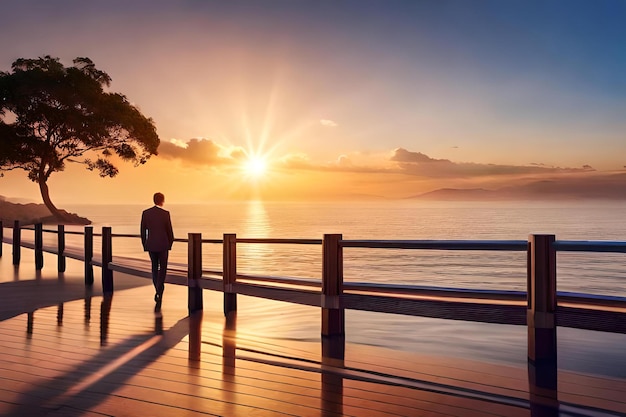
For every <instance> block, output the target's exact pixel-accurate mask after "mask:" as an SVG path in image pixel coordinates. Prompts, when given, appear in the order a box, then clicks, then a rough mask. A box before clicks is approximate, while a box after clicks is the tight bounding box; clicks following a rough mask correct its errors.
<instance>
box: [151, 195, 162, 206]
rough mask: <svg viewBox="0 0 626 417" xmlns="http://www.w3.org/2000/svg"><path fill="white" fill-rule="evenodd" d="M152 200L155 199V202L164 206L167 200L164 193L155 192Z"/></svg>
mask: <svg viewBox="0 0 626 417" xmlns="http://www.w3.org/2000/svg"><path fill="white" fill-rule="evenodd" d="M152 200H154V204H156V205H157V206H162V205H163V202H164V201H165V196H164V195H163V193H154V196H153V197H152Z"/></svg>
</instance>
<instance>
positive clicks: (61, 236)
mask: <svg viewBox="0 0 626 417" xmlns="http://www.w3.org/2000/svg"><path fill="white" fill-rule="evenodd" d="M57 269H58V271H59V272H65V225H63V224H60V225H58V230H57Z"/></svg>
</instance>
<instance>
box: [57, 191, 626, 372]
mask: <svg viewBox="0 0 626 417" xmlns="http://www.w3.org/2000/svg"><path fill="white" fill-rule="evenodd" d="M148 207H149V204H146V205H145V206H144V205H66V206H65V207H63V208H64V209H66V210H68V211H70V212H75V213H77V214H79V215H81V216H85V217H87V218H89V219H91V220H92V222H93V226H94V232H95V233H98V232H99V231H100V228H101V227H102V226H111V227H112V230H113V233H114V234H116V233H117V234H127V233H130V234H138V233H139V220H140V217H141V211H142V210H143V209H145V208H148ZM165 208H166V209H168V210H170V212H171V215H172V222H173V227H174V234H175V236H176V237H177V238H186V237H187V235H188V233H202V237H203V238H204V239H221V238H222V235H223V234H224V233H236V234H237V237H240V238H303V239H321V238H322V237H323V235H324V234H327V233H340V234H342V235H343V238H344V239H372V240H376V239H381V240H398V239H415V240H421V239H441V240H527V238H528V235H529V234H532V233H549V234H555V235H556V239H557V240H609V241H612V240H619V241H626V228H625V227H623V226H622V221H623V219H624V218H625V217H626V216H625V214H626V202H611V201H608V202H604V201H602V202H600V201H593V202H588V201H587V202H572V201H568V202H489V203H487V202H421V201H408V200H404V201H378V202H327V203H317V202H316V203H304V202H289V203H287V202H262V201H249V202H215V203H210V204H196V205H192V204H167V202H166V205H165ZM67 229H68V230H71V229H72V228H71V227H68V228H67ZM77 229H78V230H82V228H77ZM50 238H52V237H50ZM68 240H69V239H68ZM69 244H71V242H69V241H68V245H69ZM96 247H97V246H96ZM237 251H238V253H237V262H238V273H240V274H245V273H250V274H262V275H278V276H290V277H302V278H316V279H320V277H321V258H322V253H321V246H320V245H269V244H239V245H238V247H237ZM113 253H114V255H123V256H131V257H141V258H145V257H146V255H145V253H144V252H143V251H142V248H141V244H140V243H139V240H138V239H134V238H122V237H120V238H114V240H113ZM186 260H187V254H186V244H185V243H175V244H174V248H173V250H172V253H171V256H170V261H171V262H181V263H184V262H186ZM221 262H222V258H221V246H220V245H217V244H205V245H203V266H204V268H208V269H218V270H221ZM344 279H345V280H346V281H353V282H386V283H398V284H415V285H432V286H442V287H454V288H476V289H503V290H519V291H525V290H526V254H525V252H487V251H434V250H384V249H358V248H347V249H345V250H344ZM557 289H558V290H559V291H572V292H581V293H589V294H600V295H613V296H622V297H625V296H626V254H608V253H567V252H564V253H558V255H557ZM239 306H240V307H239V308H240V314H239V318H238V320H239V321H242V320H243V322H244V323H245V320H246V318H245V317H246V314H250V315H251V316H254V328H255V329H257V330H258V331H260V332H268V333H269V334H272V335H273V337H275V338H276V339H293V340H316V339H319V311H318V310H317V309H313V308H311V307H307V306H298V305H292V304H288V303H278V302H270V301H266V300H259V299H254V300H247V299H246V300H245V301H244V300H242V301H240V302H239ZM277 315H278V316H279V317H282V318H283V320H281V321H280V322H278V323H277V322H276V320H268V321H267V322H264V321H263V318H264V317H266V318H268V319H269V318H270V317H272V318H275V317H276V316H277ZM264 334H266V333H264ZM476 335H480V337H477V336H476ZM526 337H527V335H526V328H525V327H524V326H505V325H493V324H482V323H470V322H463V321H452V320H440V319H429V318H421V317H407V316H401V315H393V314H381V313H369V312H358V311H347V313H346V341H347V342H351V343H360V344H369V345H378V346H385V347H392V348H394V349H401V350H407V351H413V352H423V353H426V354H444V355H455V356H460V357H468V358H474V359H480V360H486V361H494V362H505V363H509V364H516V365H520V366H525V364H526ZM624 345H626V336H624V335H615V334H608V333H600V332H592V331H584V330H577V329H568V328H559V330H558V347H559V353H558V355H559V368H562V369H568V370H574V371H577V372H587V373H597V374H603V375H610V376H615V377H620V378H623V377H626V355H624V353H623V346H624Z"/></svg>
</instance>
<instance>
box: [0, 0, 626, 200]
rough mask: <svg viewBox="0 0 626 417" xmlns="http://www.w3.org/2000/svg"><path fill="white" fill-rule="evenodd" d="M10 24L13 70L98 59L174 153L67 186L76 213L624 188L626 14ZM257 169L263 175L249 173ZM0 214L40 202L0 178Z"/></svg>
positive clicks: (31, 8) (226, 8)
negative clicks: (607, 182)
mask: <svg viewBox="0 0 626 417" xmlns="http://www.w3.org/2000/svg"><path fill="white" fill-rule="evenodd" d="M0 10H1V11H0V43H1V47H0V70H1V71H9V70H10V66H11V63H12V62H13V61H14V60H15V59H17V58H20V57H24V58H36V57H39V56H44V55H51V56H54V57H59V58H60V59H61V61H62V62H63V63H64V64H66V65H69V64H71V62H72V59H73V58H75V57H78V56H87V57H89V58H91V59H92V60H93V61H94V62H95V64H96V66H97V67H98V68H99V69H101V70H104V71H106V72H107V73H108V74H109V75H110V76H111V77H112V79H113V81H112V83H111V87H110V91H113V92H120V93H122V94H124V95H126V96H127V97H128V99H129V100H130V101H131V102H132V103H134V104H135V105H136V106H138V107H139V108H140V109H141V111H142V112H143V113H144V114H145V115H146V116H149V117H151V118H153V119H154V121H155V124H156V127H157V132H158V134H159V136H160V138H161V146H160V148H159V155H158V156H155V157H153V158H152V159H150V161H149V162H148V163H147V164H146V165H145V166H141V167H139V168H134V167H133V166H132V165H130V164H121V165H120V166H119V168H120V174H119V176H118V177H116V178H115V179H101V178H99V177H98V175H97V174H96V173H91V172H88V171H86V170H85V169H84V168H82V167H71V166H70V167H68V168H67V169H66V171H65V172H61V173H56V174H54V175H53V176H52V177H51V179H50V182H49V184H50V191H51V197H52V199H53V201H55V202H56V203H58V204H60V205H61V206H62V204H63V203H76V202H94V203H100V202H129V203H141V202H145V201H149V200H150V198H151V196H152V193H153V192H155V191H162V192H164V193H165V194H166V196H167V198H168V202H200V201H211V200H215V199H229V198H265V199H326V198H328V199H337V198H357V197H363V196H380V197H386V198H403V197H409V196H412V195H416V194H420V193H424V192H428V191H431V190H434V189H437V188H441V187H456V188H474V187H483V188H488V189H495V188H499V187H504V186H507V185H513V184H521V183H524V182H528V181H534V180H538V179H542V178H550V179H555V178H559V179H561V178H570V179H576V180H578V179H581V181H584V178H587V177H594V178H600V179H602V178H605V177H606V178H609V177H610V175H612V174H615V173H617V172H620V171H624V166H625V165H626V24H625V23H624V22H626V1H624V0H584V1H578V0H562V1H561V0H536V1H534V0H524V1H521V0H520V1H502V0H493V1H490V0H458V1H447V0H437V1H420V0H406V1H401V0H378V1H370V0H342V1H336V0H316V1H313V0H311V1H306V0H267V1H260V0H248V1H238V0H228V1H208V0H207V1H200V0H193V1H192V0H180V1H171V0H167V1H165V0H141V1H117V0H113V1H106V2H92V1H85V0H80V1H66V0H62V1H47V0H40V1H32V0H6V1H2V2H0ZM254 156H257V157H260V158H262V159H264V160H265V165H266V166H265V170H263V169H262V167H261V166H258V165H257V166H256V167H252V168H251V169H247V168H246V161H247V160H248V159H250V158H253V157H254ZM257 164H260V162H257ZM253 168H254V169H253ZM261 171H263V172H261ZM624 185H625V186H626V182H625V183H624ZM77 190H80V191H77ZM0 195H4V196H8V197H19V198H29V199H32V200H34V201H40V197H39V191H38V188H37V186H36V184H34V183H31V182H30V181H29V180H28V179H27V178H26V174H25V173H24V172H23V171H16V172H10V173H8V174H7V175H5V177H4V178H0Z"/></svg>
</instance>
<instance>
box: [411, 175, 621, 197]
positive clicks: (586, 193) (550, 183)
mask: <svg viewBox="0 0 626 417" xmlns="http://www.w3.org/2000/svg"><path fill="white" fill-rule="evenodd" d="M408 199H416V200H433V201H494V200H513V201H515V200H517V201H522V200H526V201H532V200H542V201H545V200H554V201H559V200H626V175H625V174H617V175H612V176H610V177H604V178H602V179H601V180H599V179H595V178H586V179H558V180H542V181H534V182H530V183H528V184H523V185H516V186H509V187H503V188H498V189H494V190H488V189H485V188H440V189H437V190H433V191H430V192H427V193H423V194H417V195H413V196H411V197H408Z"/></svg>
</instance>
